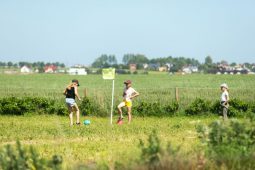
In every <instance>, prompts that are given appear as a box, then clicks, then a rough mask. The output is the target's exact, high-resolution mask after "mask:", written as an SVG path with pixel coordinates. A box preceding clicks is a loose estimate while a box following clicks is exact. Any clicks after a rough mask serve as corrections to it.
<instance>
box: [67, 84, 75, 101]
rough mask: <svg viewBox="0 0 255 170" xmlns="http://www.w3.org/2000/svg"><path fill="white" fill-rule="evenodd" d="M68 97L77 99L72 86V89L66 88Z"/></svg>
mask: <svg viewBox="0 0 255 170" xmlns="http://www.w3.org/2000/svg"><path fill="white" fill-rule="evenodd" d="M66 98H72V99H75V92H74V87H71V89H68V88H66Z"/></svg>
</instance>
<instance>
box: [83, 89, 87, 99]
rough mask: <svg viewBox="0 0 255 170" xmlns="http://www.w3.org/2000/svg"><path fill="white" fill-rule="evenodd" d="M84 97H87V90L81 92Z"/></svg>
mask: <svg viewBox="0 0 255 170" xmlns="http://www.w3.org/2000/svg"><path fill="white" fill-rule="evenodd" d="M83 94H84V97H87V88H85V89H84V90H83Z"/></svg>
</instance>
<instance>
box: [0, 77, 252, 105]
mask: <svg viewBox="0 0 255 170" xmlns="http://www.w3.org/2000/svg"><path fill="white" fill-rule="evenodd" d="M73 78H77V79H79V81H80V84H81V86H80V88H79V93H80V94H81V96H83V93H84V90H85V89H86V90H87V95H88V96H90V97H93V98H95V99H96V100H97V101H99V102H100V103H101V104H102V105H103V106H102V107H109V106H110V101H111V100H110V98H111V88H112V84H111V83H112V82H111V81H110V80H103V79H102V76H101V75H88V76H70V75H59V74H58V75H56V74H55V75H54V74H48V75H47V74H33V75H4V74H0V80H1V82H2V83H1V84H0V94H1V96H0V97H4V96H18V97H19V96H20V97H22V96H42V97H50V98H54V99H56V100H63V95H62V92H63V89H64V88H65V87H66V86H67V84H68V83H69V82H70V81H71V80H72V79H73ZM126 79H131V80H132V81H133V87H134V88H135V89H136V90H137V91H139V92H140V94H141V95H140V97H139V98H137V101H138V102H139V101H144V100H146V101H151V102H153V101H160V102H169V101H173V100H175V94H176V93H175V90H176V88H178V96H179V102H180V106H181V107H182V106H186V105H188V104H189V103H190V101H192V100H194V99H195V98H197V97H198V98H203V99H208V100H218V99H219V96H220V93H221V92H220V90H219V85H220V84H222V83H224V82H225V83H227V84H228V85H229V87H230V97H231V98H239V99H241V100H244V101H248V102H249V101H253V100H254V96H255V86H254V84H255V76H254V75H203V74H197V75H168V74H166V73H162V74H149V75H117V76H116V80H115V97H114V99H115V101H116V103H118V102H119V101H120V100H122V97H121V95H122V90H123V81H124V80H126ZM136 103H137V102H134V104H136Z"/></svg>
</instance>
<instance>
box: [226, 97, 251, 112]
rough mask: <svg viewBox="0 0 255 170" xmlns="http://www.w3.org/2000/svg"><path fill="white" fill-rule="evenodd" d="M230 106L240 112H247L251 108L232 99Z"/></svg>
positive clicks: (242, 102) (240, 101)
mask: <svg viewBox="0 0 255 170" xmlns="http://www.w3.org/2000/svg"><path fill="white" fill-rule="evenodd" d="M229 105H230V106H232V107H233V108H235V109H236V110H238V111H242V112H246V111H247V110H248V108H249V105H248V104H247V103H245V102H244V101H242V100H239V99H232V100H230V101H229Z"/></svg>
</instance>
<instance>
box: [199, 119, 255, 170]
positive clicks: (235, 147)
mask: <svg viewBox="0 0 255 170" xmlns="http://www.w3.org/2000/svg"><path fill="white" fill-rule="evenodd" d="M254 125H255V122H254V120H252V119H250V120H249V121H245V122H240V121H237V120H230V121H229V122H228V123H226V122H222V121H215V122H213V123H211V124H210V125H209V127H208V128H201V127H200V128H198V133H199V134H200V135H199V137H200V138H201V139H202V141H203V142H205V143H206V144H207V146H208V148H207V156H208V158H209V159H211V160H213V161H214V162H215V163H216V164H217V166H219V167H222V166H226V167H227V168H226V169H254V168H255V164H254V163H253V161H254V158H255V157H254V154H255V145H254V144H255V139H254V134H255V129H254ZM206 129H209V130H208V131H207V130H206ZM207 132H209V133H207Z"/></svg>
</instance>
